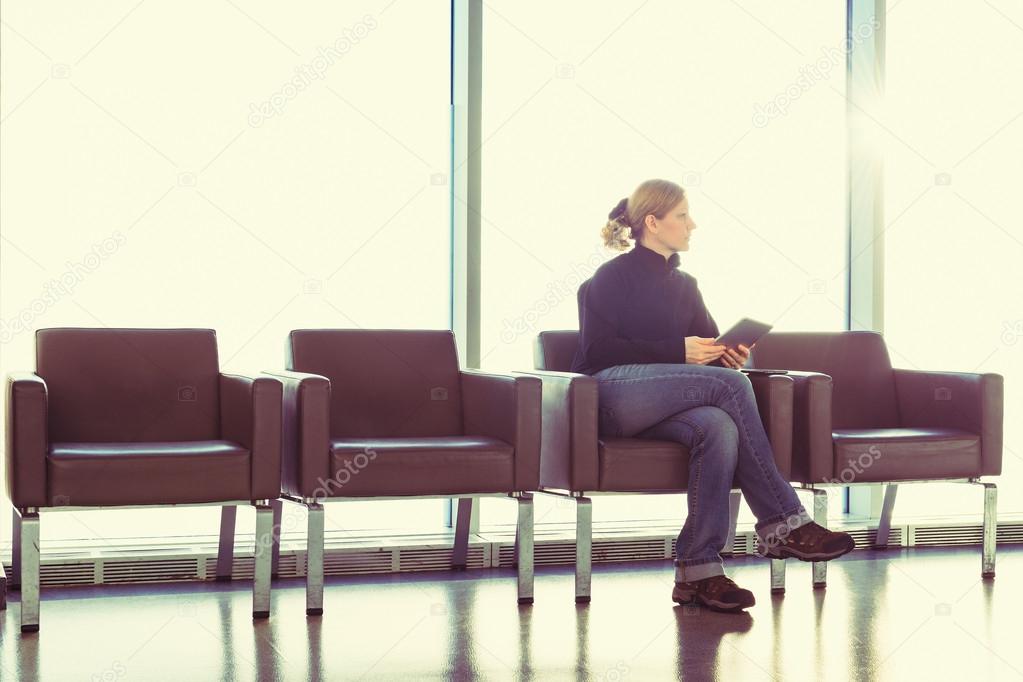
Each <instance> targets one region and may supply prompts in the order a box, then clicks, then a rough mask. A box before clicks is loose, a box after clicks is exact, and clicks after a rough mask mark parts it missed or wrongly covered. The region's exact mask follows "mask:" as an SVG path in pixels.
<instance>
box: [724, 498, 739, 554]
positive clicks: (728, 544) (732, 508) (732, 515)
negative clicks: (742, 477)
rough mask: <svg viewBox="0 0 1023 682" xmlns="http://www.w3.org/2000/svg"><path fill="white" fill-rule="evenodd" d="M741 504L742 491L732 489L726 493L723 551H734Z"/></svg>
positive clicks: (729, 552) (728, 552)
mask: <svg viewBox="0 0 1023 682" xmlns="http://www.w3.org/2000/svg"><path fill="white" fill-rule="evenodd" d="M740 504H742V492H740V491H738V490H733V491H732V492H730V493H729V494H728V537H727V538H726V539H725V547H724V552H725V553H727V554H733V553H734V552H735V528H736V526H737V525H738V524H739V505H740Z"/></svg>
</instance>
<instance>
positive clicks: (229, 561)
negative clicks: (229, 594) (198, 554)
mask: <svg viewBox="0 0 1023 682" xmlns="http://www.w3.org/2000/svg"><path fill="white" fill-rule="evenodd" d="M237 516H238V507H236V506H234V505H233V504H229V505H224V506H223V507H221V508H220V541H219V544H218V545H217V580H218V581H222V580H230V579H231V574H232V573H233V572H234V526H235V519H236V518H237Z"/></svg>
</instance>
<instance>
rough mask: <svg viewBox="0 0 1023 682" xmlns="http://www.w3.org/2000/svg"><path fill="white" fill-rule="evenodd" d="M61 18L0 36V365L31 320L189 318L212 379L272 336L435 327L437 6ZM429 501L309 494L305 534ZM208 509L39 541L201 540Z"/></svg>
mask: <svg viewBox="0 0 1023 682" xmlns="http://www.w3.org/2000/svg"><path fill="white" fill-rule="evenodd" d="M76 11H77V10H76V8H75V7H72V6H67V7H65V8H64V9H62V10H61V12H59V13H57V14H53V13H51V14H43V13H39V12H35V11H34V8H33V7H32V6H30V5H26V6H23V7H20V8H19V7H14V6H12V7H9V8H6V9H5V12H4V15H5V16H4V26H3V27H0V33H2V35H3V46H4V60H3V63H4V64H5V67H4V79H5V84H4V88H5V90H4V109H3V111H2V117H3V125H2V127H0V141H2V145H3V150H4V153H3V169H2V170H3V173H2V181H0V182H2V187H0V189H2V192H3V196H4V201H3V204H2V208H0V218H2V222H3V226H4V232H3V249H2V260H0V265H2V269H3V293H2V298H0V305H2V314H0V319H2V320H3V328H2V329H3V358H2V371H3V372H5V373H6V372H8V371H11V370H16V369H31V368H32V367H33V348H34V345H33V330H35V329H37V328H40V327H48V326H60V325H67V326H111V327H118V326H153V327H172V326H200V327H212V328H215V329H216V330H217V332H218V337H219V343H220V356H221V365H222V368H223V369H224V370H228V371H230V370H238V371H257V372H258V371H259V370H262V369H266V368H273V367H278V368H279V367H283V362H284V353H283V350H284V348H283V346H284V340H285V338H286V335H287V332H288V330H290V329H293V328H298V327H359V328H388V327H389V328H434V329H437V328H439V329H445V328H447V327H448V315H449V310H448V306H449V287H450V283H449V242H450V237H449V230H450V228H449V199H448V186H447V175H446V174H447V173H448V166H449V155H450V152H449V149H450V124H449V111H448V102H449V96H448V92H449V77H450V71H449V69H450V62H449V49H450V4H449V3H448V2H440V1H437V0H435V1H433V2H413V3H390V2H369V1H364V2H355V3H353V2H347V3H343V4H330V3H327V4H324V5H320V6H318V7H317V9H316V10H315V14H306V13H296V12H295V11H294V8H293V7H291V6H285V5H272V4H270V5H264V6H261V7H253V8H248V9H245V10H243V9H241V8H240V7H236V6H235V5H233V4H232V3H218V4H214V5H202V6H201V7H200V6H194V7H191V8H189V6H178V5H173V6H172V5H165V4H158V3H157V4H144V5H141V6H139V7H137V8H135V9H133V10H132V11H131V12H128V13H127V14H123V13H121V14H119V13H117V12H114V11H113V8H99V9H96V8H93V9H90V10H89V12H87V13H82V15H81V16H75V12H76ZM122 15H123V16H122ZM122 19H123V21H122ZM182 36H187V40H185V41H182ZM409 54H414V55H415V58H414V59H406V58H401V59H399V58H396V55H409ZM51 283H56V284H51ZM61 284H62V285H63V286H62V287H61V286H60V285H61ZM445 505H446V501H445V500H428V501H407V502H406V501H402V502H375V503H363V502H353V503H337V504H330V505H328V511H327V517H328V528H329V527H331V526H332V527H334V528H345V529H350V528H385V527H390V528H395V527H403V528H408V527H413V528H414V527H433V528H437V527H440V526H442V525H443V523H444V509H445ZM289 506H290V505H289ZM9 513H10V510H9V508H8V507H6V506H3V511H2V514H3V515H4V518H3V519H0V523H3V524H4V527H9V525H8V524H9V523H10V519H9V518H8V517H7V515H8V514H9ZM216 514H217V510H216V509H213V508H208V509H185V510H174V511H170V510H145V511H142V512H129V511H116V510H115V511H90V512H83V513H71V512H68V513H65V514H54V515H50V516H48V517H47V518H46V519H45V520H44V523H43V527H42V528H43V530H42V532H43V537H44V540H47V541H51V540H71V539H77V538H99V539H108V540H109V539H111V538H126V537H136V538H138V537H152V536H155V535H162V534H166V533H173V534H174V535H190V534H191V535H199V534H210V533H215V532H216V529H217V515H216ZM171 515H173V516H171ZM239 523H240V527H244V525H245V524H249V527H250V529H251V523H252V522H251V515H250V514H246V513H244V512H243V513H242V514H240V515H239Z"/></svg>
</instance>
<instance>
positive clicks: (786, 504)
mask: <svg viewBox="0 0 1023 682" xmlns="http://www.w3.org/2000/svg"><path fill="white" fill-rule="evenodd" d="M694 229H696V223H694V222H693V219H692V217H691V216H690V214H689V201H688V199H687V198H686V195H685V191H684V190H683V189H682V188H681V187H680V186H678V185H676V184H675V183H673V182H669V181H666V180H648V181H646V182H644V183H643V184H641V185H640V186H639V187H638V188H637V189H636V191H635V192H633V194H632V196H631V197H628V198H626V199H622V200H621V201H620V202H618V205H617V206H615V207H614V209H613V210H612V211H611V213H610V214H609V215H608V222H607V225H605V226H604V229H603V231H602V236H603V237H604V243H605V245H606V246H608V247H609V248H613V249H617V250H625V249H627V248H628V246H629V244H628V242H627V241H626V237H627V236H631V238H632V239H633V240H635V247H634V248H633V249H632V250H631V251H629V252H628V253H624V254H622V255H620V256H618V257H616V258H614V259H612V260H610V261H608V262H607V263H604V264H603V265H601V266H600V267H599V268H598V269H597V271H596V272H595V273H594V275H593V277H592V278H591V279H590V280H589V281H587V282H585V283H584V284H583V287H584V288H583V290H582V291H581V292H580V305H579V315H580V320H579V328H580V330H581V335H580V343H579V349H578V351H577V352H576V355H575V358H574V360H573V363H572V371H574V372H581V373H584V374H591V375H593V376H594V377H595V378H596V379H597V386H598V402H599V431H600V434H601V435H605V436H611V437H623V438H631V437H637V438H654V439H660V440H673V441H677V442H679V443H682V444H684V445H686V446H687V447H688V449H689V488H688V508H689V514H688V516H687V518H686V521H685V524H684V525H683V526H682V531H681V533H679V536H678V540H677V541H676V549H677V556H678V559H677V560H676V565H675V588H674V590H673V592H672V599H673V600H674V601H676V602H678V603H690V602H695V603H699V604H703V605H705V606H707V607H709V608H712V609H715V610H721V611H741V610H742V609H744V608H746V607H749V606H752V605H753V604H754V603H755V600H754V598H753V594H752V593H751V592H750V591H749V590H745V589H742V588H740V587H739V586H738V585H736V584H735V583H734V582H733V581H732V580H731V579H730V578H728V577H727V576H726V575H725V571H724V565H723V563H722V560H721V554H720V552H721V550H722V549H723V547H724V543H725V541H726V539H727V536H728V531H729V528H728V523H729V514H728V497H729V492H730V490H731V486H732V481H733V479H734V480H736V481H737V482H738V484H739V487H740V488H741V489H742V493H743V496H744V497H745V499H746V502H747V503H748V504H749V506H750V508H751V509H752V510H753V513H754V514H755V515H756V517H757V523H756V526H755V527H756V532H757V536H758V539H759V542H758V547H757V550H758V552H759V553H760V554H761V555H762V556H766V557H771V558H784V557H795V558H798V559H802V560H804V561H828V560H830V559H834V558H836V557H839V556H841V555H843V554H845V553H846V552H848V551H849V550H851V549H852V548H853V546H854V542H853V539H852V537H851V536H850V535H849V534H848V533H836V532H832V531H829V530H827V529H826V528H824V527H822V526H820V525H818V524H816V523H814V522H813V520H812V519H811V518H810V516H809V515H808V514H807V513H806V510H805V509H804V508H803V506H802V505H801V504H800V503H799V499H798V497H797V496H796V493H795V491H794V490H793V489H792V486H791V485H789V483H788V482H787V481H786V480H785V479H784V478H783V477H782V476H781V474H780V473H779V472H778V469H777V467H776V466H775V463H774V454H773V453H772V451H771V445H770V443H769V442H768V439H767V434H766V433H765V431H764V426H763V424H762V423H761V421H760V416H759V413H758V411H757V405H756V401H755V399H754V395H753V386H752V384H751V383H750V380H749V378H748V377H747V376H746V375H745V374H742V373H741V372H738V371H737V370H738V369H739V368H741V367H742V366H743V365H744V364H745V362H746V360H747V359H748V357H749V350H750V349H749V348H747V347H746V346H744V345H739V346H738V347H737V348H726V347H725V346H723V345H715V344H714V339H715V338H716V337H717V336H718V327H717V324H716V323H715V322H714V318H713V317H711V315H710V312H708V310H707V307H706V306H705V305H704V302H703V297H702V296H701V294H700V290H699V288H698V287H697V286H696V279H695V278H693V276H692V275H689V274H687V273H685V272H683V271H681V270H678V269H677V268H678V264H679V255H678V252H679V251H688V250H689V239H690V235H691V234H692V231H693V230H694Z"/></svg>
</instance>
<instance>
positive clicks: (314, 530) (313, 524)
mask: <svg viewBox="0 0 1023 682" xmlns="http://www.w3.org/2000/svg"><path fill="white" fill-rule="evenodd" d="M306 507H307V508H308V509H309V523H308V526H307V531H306V568H305V613H306V615H307V616H319V615H321V614H322V613H323V530H324V528H323V505H322V504H318V503H316V502H309V503H307V504H306Z"/></svg>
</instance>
